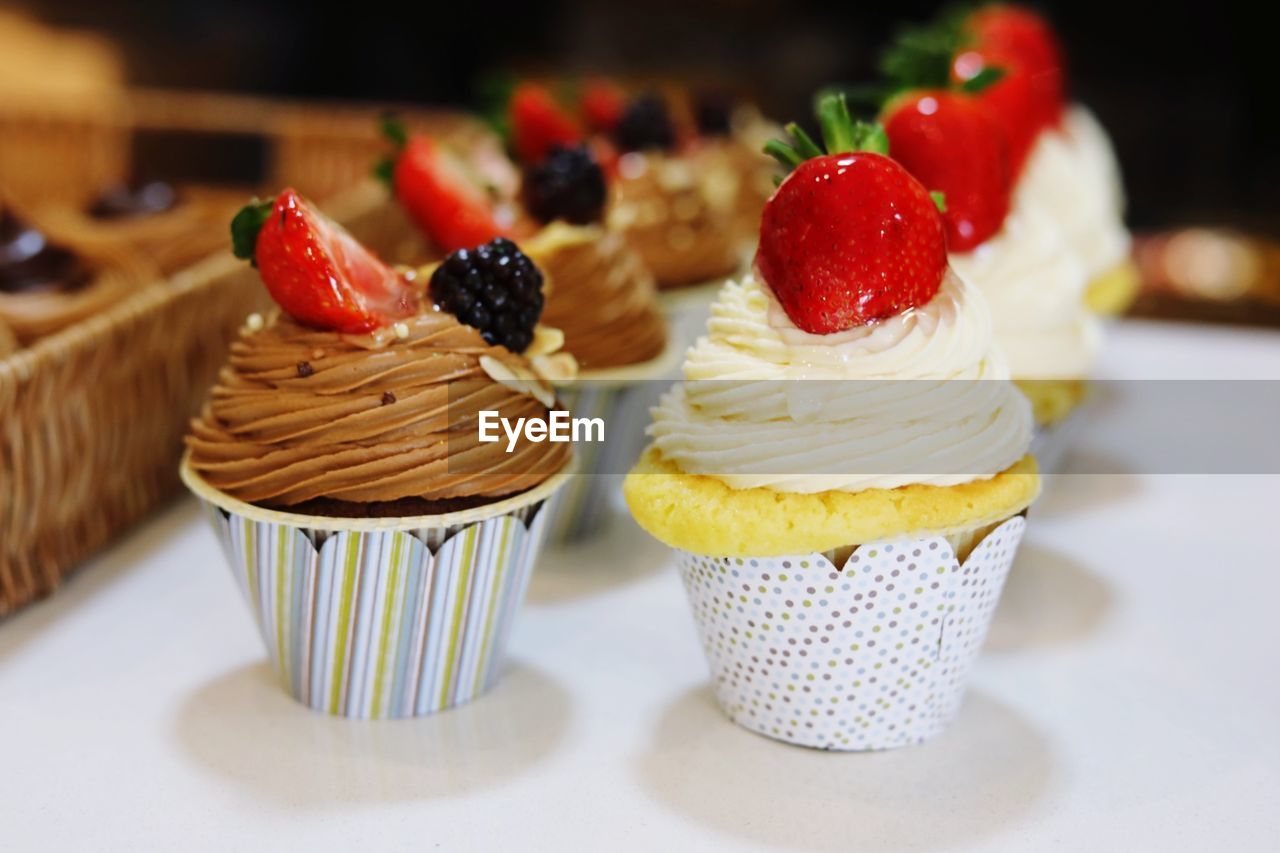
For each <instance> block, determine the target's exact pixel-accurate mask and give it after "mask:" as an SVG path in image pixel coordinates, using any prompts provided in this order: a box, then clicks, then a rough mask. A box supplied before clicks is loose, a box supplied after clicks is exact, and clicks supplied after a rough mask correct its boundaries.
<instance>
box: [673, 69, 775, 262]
mask: <svg viewBox="0 0 1280 853" xmlns="http://www.w3.org/2000/svg"><path fill="white" fill-rule="evenodd" d="M692 112H693V118H694V125H695V127H696V128H697V131H698V135H697V138H696V141H695V143H694V150H693V155H692V156H693V157H694V159H695V160H697V162H698V171H699V173H700V174H701V176H702V182H703V185H704V187H705V189H706V195H707V198H708V199H709V200H710V202H711V204H712V206H713V207H716V208H718V209H720V210H723V211H726V212H727V213H728V214H729V217H730V219H731V221H732V228H733V231H734V233H735V235H736V239H737V240H738V241H739V242H740V245H741V248H742V250H743V252H744V254H745V256H747V257H750V256H751V254H752V253H753V252H754V251H755V242H756V235H757V232H758V231H759V225H760V215H761V213H762V212H763V211H764V203H765V202H766V201H768V200H769V196H771V195H773V190H774V177H775V175H776V168H775V164H774V162H773V160H772V159H770V158H769V157H768V155H766V154H765V153H764V146H765V144H766V143H767V142H768V141H769V140H770V139H774V138H776V137H777V136H778V135H779V134H780V128H778V127H777V126H776V125H775V124H773V123H772V122H770V121H766V120H765V118H764V117H763V116H762V115H761V114H760V111H759V110H757V109H755V108H754V107H752V106H750V105H749V104H746V103H743V102H741V101H740V100H738V99H737V98H734V97H733V96H732V95H731V94H729V93H727V92H724V91H721V90H715V89H705V90H701V91H698V92H696V93H695V94H694V98H693V110H692Z"/></svg>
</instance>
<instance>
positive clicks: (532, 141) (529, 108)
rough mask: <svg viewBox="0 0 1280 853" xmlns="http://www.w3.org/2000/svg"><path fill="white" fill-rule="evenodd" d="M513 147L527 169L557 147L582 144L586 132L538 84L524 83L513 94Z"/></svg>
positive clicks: (511, 105)
mask: <svg viewBox="0 0 1280 853" xmlns="http://www.w3.org/2000/svg"><path fill="white" fill-rule="evenodd" d="M508 109H509V111H510V124H511V137H512V146H513V147H514V149H515V153H516V157H517V158H519V160H520V162H521V163H522V164H524V165H526V166H528V165H536V164H538V163H541V162H542V161H543V160H544V159H545V158H546V156H547V155H548V154H549V153H551V149H552V148H553V147H554V146H556V145H562V146H571V145H574V144H576V143H578V142H580V141H582V130H581V129H580V128H579V127H578V125H577V124H576V123H574V121H573V119H572V118H570V117H569V116H568V115H567V114H566V113H565V112H564V110H562V109H561V108H560V105H559V104H557V103H556V100H555V98H554V97H552V95H551V93H550V92H549V91H547V89H546V88H545V87H543V86H539V85H538V84H536V83H521V84H520V85H519V86H517V87H516V89H515V91H514V92H513V93H512V94H511V103H510V105H509V107H508Z"/></svg>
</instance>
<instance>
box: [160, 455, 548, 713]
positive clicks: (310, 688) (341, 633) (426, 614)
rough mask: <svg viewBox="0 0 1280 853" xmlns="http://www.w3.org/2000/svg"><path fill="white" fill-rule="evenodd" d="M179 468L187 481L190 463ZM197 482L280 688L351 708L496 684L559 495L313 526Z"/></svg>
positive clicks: (427, 704)
mask: <svg viewBox="0 0 1280 853" xmlns="http://www.w3.org/2000/svg"><path fill="white" fill-rule="evenodd" d="M183 475H184V479H187V480H188V483H189V484H190V478H191V476H192V475H191V472H190V471H189V470H188V469H186V468H185V466H184V471H183ZM567 480H568V477H567V476H566V475H562V476H561V478H560V479H559V481H558V483H559V484H563V483H564V482H566V481H567ZM193 491H196V494H197V495H198V496H199V497H200V498H201V501H202V503H203V505H204V508H205V510H206V515H207V517H208V518H209V520H210V522H211V523H212V525H213V528H214V531H215V533H216V534H217V536H218V539H219V541H220V542H221V544H222V546H223V550H224V552H225V553H226V556H227V559H228V562H229V563H230V566H231V570H232V574H233V575H234V576H235V579H236V582H237V584H238V585H239V587H240V590H241V592H242V593H243V594H244V597H245V600H246V602H247V603H248V604H249V609H250V610H251V612H252V614H253V618H254V621H255V622H256V623H257V625H258V629H259V632H260V633H261V635H262V639H263V641H264V643H265V644H266V647H267V653H268V655H269V656H270V658H271V662H272V665H273V666H274V668H275V670H276V672H277V674H278V675H279V677H280V680H281V682H282V683H283V684H284V686H285V688H286V689H287V690H288V691H289V693H290V694H291V695H292V696H293V697H294V698H295V699H297V700H298V701H299V702H301V703H302V704H304V705H306V706H307V707H309V708H312V709H314V710H317V711H322V712H324V713H327V714H334V715H337V716H343V717H352V718H359V719H386V718H393V717H413V716H422V715H425V714H431V713H435V712H436V711H441V710H444V709H446V708H452V707H454V706H456V705H461V704H464V703H466V702H469V701H471V700H472V699H474V698H476V697H477V696H479V695H480V694H481V693H483V692H484V691H486V690H488V689H489V688H490V687H492V686H493V684H494V683H495V682H496V680H497V678H498V676H499V674H500V672H501V670H502V666H503V663H504V658H505V651H506V645H507V639H508V636H509V634H510V629H511V624H512V621H513V619H514V616H515V612H516V610H517V608H518V607H519V604H520V602H521V600H522V599H523V598H524V593H525V588H526V587H527V585H528V582H529V576H530V572H531V570H532V568H533V564H534V562H535V560H536V558H537V554H538V551H539V549H540V547H541V545H542V541H543V538H544V534H545V532H546V519H547V516H548V510H549V509H550V505H551V504H554V502H555V498H556V497H557V495H556V494H555V490H554V489H553V490H552V491H551V492H549V493H548V492H547V491H546V490H543V489H539V490H535V491H538V492H541V493H542V494H541V495H540V496H536V498H535V499H531V500H529V501H528V502H526V503H523V504H511V503H508V502H504V504H506V507H505V511H504V512H502V513H501V514H498V515H494V516H492V517H488V518H481V519H479V520H475V519H471V520H467V521H464V522H462V523H459V524H447V523H437V521H436V519H447V518H448V516H437V517H435V518H422V519H412V518H409V519H397V520H395V523H394V525H388V524H386V523H385V522H386V521H387V520H382V521H383V522H384V523H381V524H379V525H378V526H376V527H373V526H370V525H369V521H368V520H361V521H363V522H364V524H363V525H356V524H354V523H345V520H344V519H331V520H328V521H331V522H332V523H323V524H321V525H319V526H309V525H307V524H305V523H302V522H308V521H316V519H312V518H309V517H307V516H297V519H298V520H299V523H297V524H293V523H289V522H287V521H282V520H281V518H282V517H283V514H281V513H278V512H271V511H266V510H262V511H257V512H253V511H252V509H254V508H251V511H248V512H245V513H240V512H237V511H235V509H234V508H231V507H230V506H229V505H231V504H235V503H236V502H234V501H230V500H228V501H221V500H219V501H217V502H215V501H213V500H210V499H209V497H208V495H207V494H206V492H207V486H206V487H205V488H204V489H193ZM219 504H222V505H219Z"/></svg>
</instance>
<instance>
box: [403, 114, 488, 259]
mask: <svg viewBox="0 0 1280 853" xmlns="http://www.w3.org/2000/svg"><path fill="white" fill-rule="evenodd" d="M392 184H393V186H394V187H395V194H396V198H397V199H398V200H399V201H400V204H401V205H402V206H403V207H404V209H405V211H406V212H408V214H409V216H410V218H412V219H413V221H414V222H415V223H417V225H418V227H419V228H421V229H422V231H423V232H424V233H425V234H426V235H427V236H428V237H429V238H430V239H431V241H432V242H433V243H435V244H436V245H437V246H439V247H440V248H441V249H443V250H444V251H445V252H453V251H456V250H457V249H469V248H471V247H472V246H479V245H480V244H481V243H487V242H489V241H490V240H492V239H494V238H495V237H499V236H502V235H503V229H502V227H501V226H500V225H499V224H498V222H497V220H496V219H495V218H494V215H493V210H492V208H491V206H490V204H489V200H488V199H487V198H486V197H485V195H484V192H483V191H482V190H481V189H480V188H479V187H477V186H476V185H475V184H473V183H472V182H471V181H470V180H469V179H468V178H467V176H466V174H465V173H464V172H463V171H462V167H461V165H460V164H458V163H457V162H455V161H454V160H453V158H452V157H451V155H449V154H448V152H446V151H445V150H443V149H442V148H441V147H440V145H439V144H438V143H437V142H436V141H435V140H433V139H430V138H428V137H425V136H416V137H413V138H412V139H410V140H409V141H408V142H407V143H406V144H405V147H404V150H403V151H401V152H400V155H399V156H398V157H397V158H396V163H395V170H394V172H393V173H392Z"/></svg>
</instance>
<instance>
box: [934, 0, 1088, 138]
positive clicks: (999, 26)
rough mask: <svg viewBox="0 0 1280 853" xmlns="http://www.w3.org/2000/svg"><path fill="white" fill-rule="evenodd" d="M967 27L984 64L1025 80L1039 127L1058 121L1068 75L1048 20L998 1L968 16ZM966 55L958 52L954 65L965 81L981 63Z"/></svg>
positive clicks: (1034, 117)
mask: <svg viewBox="0 0 1280 853" xmlns="http://www.w3.org/2000/svg"><path fill="white" fill-rule="evenodd" d="M965 29H966V31H967V32H968V33H969V35H970V38H971V39H972V41H973V43H974V45H975V46H976V47H977V49H978V51H979V53H980V56H981V57H982V58H983V61H984V62H985V63H986V64H994V65H1003V66H1004V67H1005V68H1006V70H1007V71H1008V72H1009V73H1010V74H1011V75H1012V76H1017V75H1023V76H1025V77H1026V78H1027V83H1028V87H1029V88H1030V91H1031V95H1030V98H1031V109H1032V120H1033V122H1034V124H1035V125H1036V129H1037V130H1040V129H1043V128H1045V127H1051V126H1054V125H1057V124H1058V122H1059V121H1060V120H1061V118H1062V108H1063V103H1064V100H1065V94H1064V88H1065V79H1066V75H1065V73H1064V71H1063V67H1064V64H1063V60H1062V47H1061V45H1060V44H1059V43H1058V38H1057V36H1056V35H1055V34H1054V32H1053V28H1052V27H1050V26H1049V23H1048V22H1047V21H1046V20H1045V19H1044V18H1042V17H1040V16H1039V15H1037V14H1036V13H1035V12H1033V11H1031V10H1030V9H1025V8H1022V7H1020V6H1012V5H1005V4H996V5H992V6H985V7H983V8H981V9H979V10H978V11H977V12H974V13H973V14H972V15H970V16H969V17H968V18H967V19H966V21H965ZM963 57H964V54H963V53H961V54H960V55H959V56H957V57H956V62H955V64H954V66H953V67H954V68H955V71H956V73H957V75H958V76H959V77H960V79H961V80H968V79H970V78H971V77H972V76H973V75H974V74H976V73H978V72H979V71H980V70H981V66H978V67H974V66H973V65H971V64H967V63H966V62H965V61H964V59H963ZM996 85H997V86H998V85H999V84H998V83H997V84H996ZM992 88H995V87H992Z"/></svg>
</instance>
